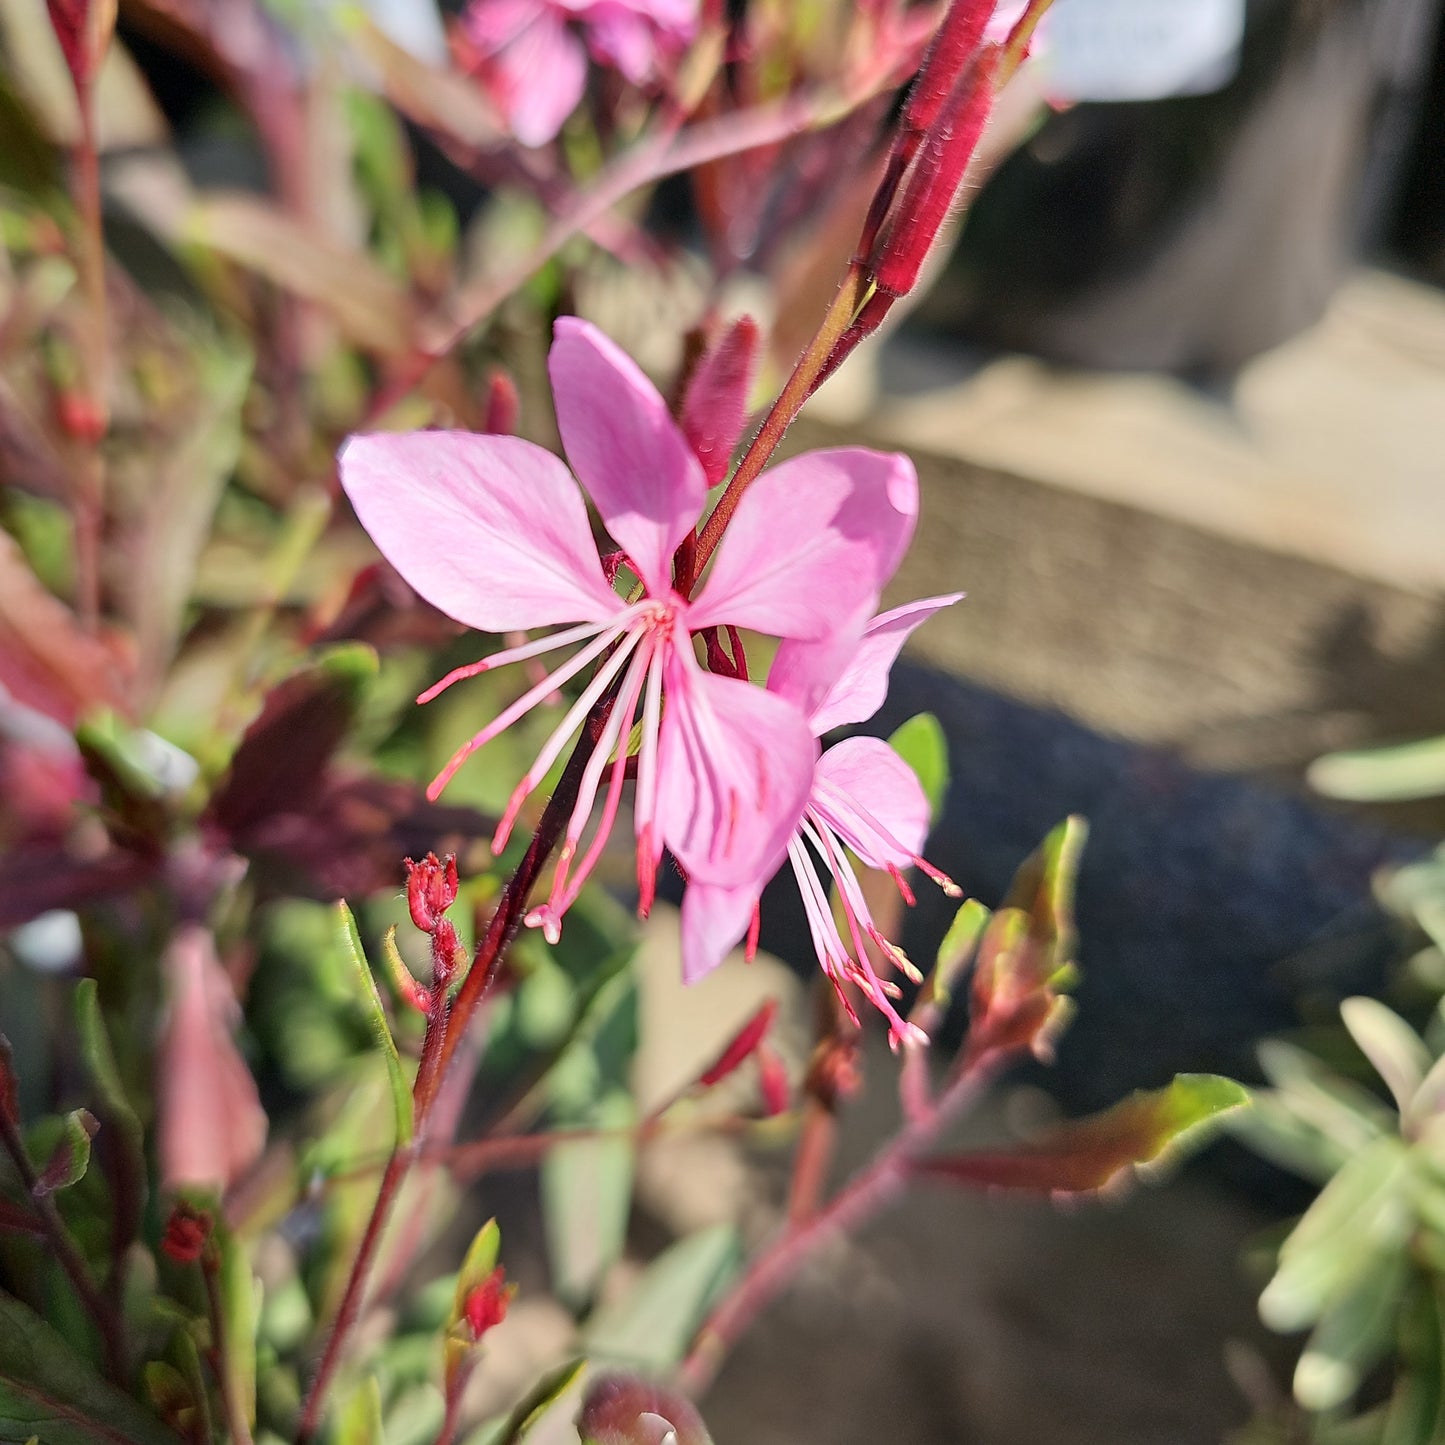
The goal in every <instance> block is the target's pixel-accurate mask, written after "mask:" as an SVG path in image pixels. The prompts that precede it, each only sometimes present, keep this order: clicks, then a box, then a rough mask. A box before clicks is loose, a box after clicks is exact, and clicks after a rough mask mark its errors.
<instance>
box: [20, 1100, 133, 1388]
mask: <svg viewBox="0 0 1445 1445" xmlns="http://www.w3.org/2000/svg"><path fill="white" fill-rule="evenodd" d="M0 1143H3V1145H4V1148H5V1152H6V1153H7V1154H8V1155H9V1156H10V1161H11V1163H12V1164H14V1166H15V1172H16V1173H17V1174H18V1175H19V1176H20V1183H21V1185H22V1186H23V1187H24V1190H25V1198H26V1201H27V1202H28V1203H29V1205H30V1207H31V1208H32V1209H33V1210H34V1211H35V1213H36V1215H37V1217H38V1218H39V1220H40V1223H41V1225H42V1226H43V1227H44V1230H45V1236H46V1238H47V1239H48V1240H49V1241H50V1247H51V1249H53V1250H54V1251H55V1257H56V1259H57V1260H59V1261H60V1267H61V1268H62V1269H63V1270H64V1271H65V1273H66V1275H67V1277H68V1278H69V1280H70V1283H71V1285H72V1286H73V1287H74V1289H75V1293H76V1294H77V1295H78V1296H79V1297H80V1302H81V1304H82V1305H84V1306H85V1309H86V1311H87V1313H88V1314H89V1315H90V1317H91V1319H92V1320H94V1321H95V1327H96V1329H97V1330H99V1332H100V1340H101V1346H102V1348H103V1349H104V1351H105V1359H106V1368H107V1369H108V1370H109V1372H110V1374H111V1377H112V1378H113V1379H115V1380H117V1381H120V1380H122V1379H123V1377H124V1374H125V1365H124V1360H125V1351H124V1349H123V1348H122V1346H121V1335H120V1317H119V1315H117V1314H116V1312H115V1311H114V1310H113V1309H112V1308H111V1307H110V1305H109V1303H108V1302H107V1301H106V1299H105V1297H104V1296H103V1295H102V1294H101V1292H100V1290H99V1289H98V1288H97V1287H96V1284H95V1281H94V1280H93V1279H92V1278H91V1277H90V1269H89V1267H88V1266H87V1265H86V1263H85V1259H84V1257H83V1256H82V1254H81V1252H80V1248H79V1246H78V1245H77V1244H76V1243H75V1240H74V1238H73V1237H72V1236H71V1233H70V1230H69V1228H68V1227H67V1226H66V1223H65V1220H64V1218H63V1217H62V1216H61V1213H60V1210H59V1209H58V1208H57V1207H56V1203H55V1200H54V1199H53V1198H52V1197H51V1196H50V1195H49V1194H47V1193H46V1192H45V1191H44V1190H43V1189H42V1188H41V1187H40V1176H39V1174H37V1173H36V1170H35V1164H34V1162H33V1161H32V1160H31V1158H30V1153H29V1151H28V1150H27V1149H26V1147H25V1140H24V1139H23V1138H22V1137H21V1134H20V1127H19V1125H18V1123H17V1122H16V1121H15V1120H14V1119H12V1118H11V1117H10V1115H9V1114H8V1113H6V1111H5V1109H4V1107H3V1106H0Z"/></svg>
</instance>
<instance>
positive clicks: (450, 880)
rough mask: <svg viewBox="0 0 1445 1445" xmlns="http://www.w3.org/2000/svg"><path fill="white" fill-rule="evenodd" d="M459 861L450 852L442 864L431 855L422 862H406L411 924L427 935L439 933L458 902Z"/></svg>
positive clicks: (407, 900)
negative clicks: (442, 922) (439, 926)
mask: <svg viewBox="0 0 1445 1445" xmlns="http://www.w3.org/2000/svg"><path fill="white" fill-rule="evenodd" d="M457 888H458V883H457V860H456V856H455V854H452V853H448V854H447V860H446V862H445V863H442V862H440V861H439V860H438V858H437V855H436V854H435V853H428V854H427V855H426V857H425V858H424V859H422V861H421V862H420V863H417V862H414V861H413V860H412V859H410V858H408V859H407V860H406V904H407V907H408V909H410V911H411V921H412V922H413V923H414V924H416V926H417V927H418V928H419V929H421V931H422V932H423V933H435V932H436V930H437V927H438V925H439V924H440V923H441V920H442V914H444V913H445V912H446V911H447V909H448V908H450V907H451V906H452V904H453V903H455V902H456V901H457Z"/></svg>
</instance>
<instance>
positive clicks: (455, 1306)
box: [447, 1219, 502, 1328]
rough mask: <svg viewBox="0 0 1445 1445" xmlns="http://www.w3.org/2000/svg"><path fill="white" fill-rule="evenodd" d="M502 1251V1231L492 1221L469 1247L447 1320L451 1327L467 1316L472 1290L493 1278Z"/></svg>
mask: <svg viewBox="0 0 1445 1445" xmlns="http://www.w3.org/2000/svg"><path fill="white" fill-rule="evenodd" d="M501 1251H502V1231H501V1230H500V1229H499V1228H498V1227H497V1221H496V1220H495V1219H489V1220H487V1222H486V1223H485V1224H484V1225H482V1227H481V1228H480V1229H479V1230H478V1231H477V1233H476V1236H475V1237H474V1238H473V1240H472V1242H471V1244H470V1245H469V1246H468V1248H467V1253H466V1257H465V1258H464V1259H463V1260H462V1267H461V1269H460V1270H459V1271H458V1272H457V1283H456V1289H455V1290H454V1291H453V1294H452V1308H451V1313H450V1315H448V1317H447V1326H448V1328H450V1327H451V1326H453V1325H455V1324H456V1323H457V1321H458V1320H459V1319H461V1317H462V1315H463V1314H465V1313H466V1308H467V1298H468V1296H469V1295H470V1294H471V1293H472V1291H473V1290H474V1289H477V1288H478V1287H479V1286H480V1285H483V1284H485V1283H486V1282H487V1280H488V1279H489V1278H490V1277H491V1274H492V1271H493V1270H494V1269H496V1267H497V1256H498V1255H499V1254H500V1253H501Z"/></svg>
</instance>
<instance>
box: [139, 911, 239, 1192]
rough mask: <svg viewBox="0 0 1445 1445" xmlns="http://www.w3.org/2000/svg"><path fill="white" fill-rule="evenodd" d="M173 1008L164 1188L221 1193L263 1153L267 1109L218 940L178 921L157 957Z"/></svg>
mask: <svg viewBox="0 0 1445 1445" xmlns="http://www.w3.org/2000/svg"><path fill="white" fill-rule="evenodd" d="M162 973H163V975H164V977H165V980H166V985H167V988H168V990H169V992H170V1001H171V1011H170V1017H169V1018H168V1020H167V1022H166V1026H165V1030H164V1032H163V1033H162V1035H161V1044H160V1058H159V1065H160V1079H159V1083H158V1086H157V1087H158V1094H159V1105H160V1166H161V1180H162V1183H163V1184H164V1186H165V1188H167V1189H179V1188H185V1187H187V1186H190V1187H199V1188H204V1189H214V1190H216V1191H217V1192H223V1191H224V1190H225V1189H227V1188H228V1187H229V1186H230V1185H231V1184H234V1183H235V1181H236V1180H237V1179H239V1178H240V1177H241V1176H242V1175H243V1174H244V1173H245V1172H246V1170H247V1169H249V1168H250V1167H251V1165H252V1164H254V1163H255V1162H256V1160H257V1158H258V1157H259V1156H260V1153H261V1149H262V1146H263V1145H264V1144H265V1142H266V1114H265V1111H264V1110H263V1109H262V1108H261V1100H260V1097H259V1096H258V1095H257V1093H256V1081H255V1080H254V1079H253V1078H252V1077H251V1071H250V1069H248V1068H247V1067H246V1061H245V1060H244V1059H243V1058H242V1057H241V1051H240V1050H239V1049H238V1048H237V1047H236V1041H235V1038H234V1037H233V1030H234V1029H235V1026H236V1023H237V1022H238V1020H239V1018H240V1014H241V1010H240V1007H239V1006H238V1005H237V1003H236V995H235V994H234V993H233V992H232V989H231V980H230V979H229V978H228V977H227V976H226V971H225V969H224V968H222V967H221V962H220V960H219V959H218V958H217V957H216V945H215V940H214V939H213V938H212V937H211V934H210V932H209V930H207V929H205V928H203V927H202V926H201V925H200V924H199V923H185V924H182V925H181V926H180V927H179V928H178V929H177V930H176V932H175V934H174V935H173V936H172V938H171V942H170V946H169V947H168V948H167V949H166V954H165V958H164V960H163V962H162Z"/></svg>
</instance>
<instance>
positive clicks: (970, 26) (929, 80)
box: [902, 0, 997, 135]
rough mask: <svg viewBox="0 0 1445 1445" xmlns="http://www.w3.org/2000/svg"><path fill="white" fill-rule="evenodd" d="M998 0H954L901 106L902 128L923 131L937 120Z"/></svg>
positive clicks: (930, 127)
mask: <svg viewBox="0 0 1445 1445" xmlns="http://www.w3.org/2000/svg"><path fill="white" fill-rule="evenodd" d="M996 7H997V0H953V4H952V5H950V6H949V7H948V14H947V15H945V16H944V17H943V21H942V23H941V24H940V25H939V27H938V29H937V30H936V31H935V32H934V35H933V41H932V43H931V44H930V45H929V47H928V52H927V54H925V55H924V57H923V64H922V65H921V66H920V67H919V70H918V78H917V79H916V80H915V81H914V82H913V87H912V89H911V90H909V92H908V99H907V101H905V102H904V106H903V121H902V128H903V130H904V131H905V132H906V131H912V132H913V133H914V134H915V135H924V134H926V133H927V132H928V131H930V130H932V129H933V127H934V125H936V124H937V122H938V118H939V116H941V115H942V114H943V111H944V107H945V106H946V105H947V104H948V100H949V97H950V96H951V95H952V94H953V89H954V87H955V86H956V85H957V84H958V80H959V77H960V76H961V75H962V74H963V72H964V70H965V68H966V67H967V66H968V63H969V61H971V60H972V59H973V56H974V52H975V51H976V50H977V49H978V47H979V45H980V43H981V42H982V40H983V35H984V31H985V30H986V29H987V28H988V22H989V21H990V20H991V19H992V18H993V12H994V10H995V8H996Z"/></svg>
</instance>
